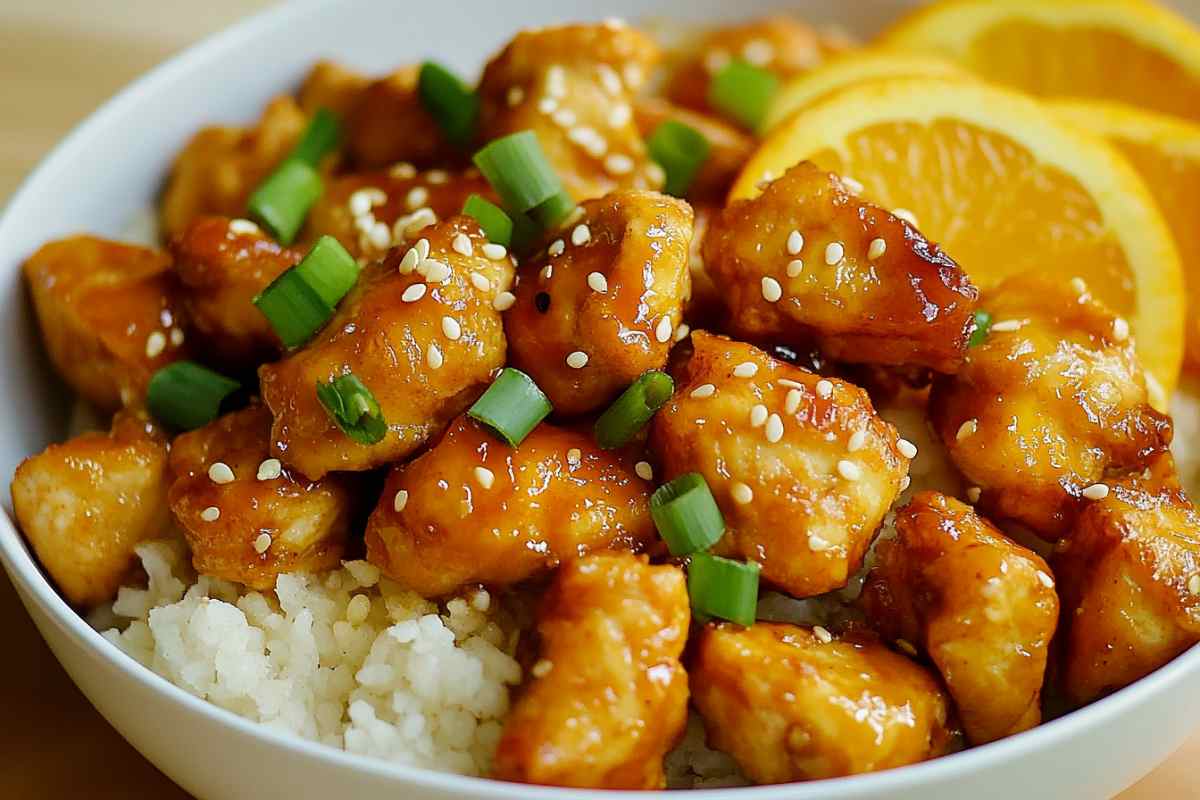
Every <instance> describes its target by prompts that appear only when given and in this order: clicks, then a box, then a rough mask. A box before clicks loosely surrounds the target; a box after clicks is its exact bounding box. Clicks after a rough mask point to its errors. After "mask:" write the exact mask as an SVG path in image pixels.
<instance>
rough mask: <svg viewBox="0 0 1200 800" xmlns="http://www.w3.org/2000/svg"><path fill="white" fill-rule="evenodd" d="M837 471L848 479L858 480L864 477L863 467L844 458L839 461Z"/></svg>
mask: <svg viewBox="0 0 1200 800" xmlns="http://www.w3.org/2000/svg"><path fill="white" fill-rule="evenodd" d="M837 471H838V474H839V475H841V476H842V477H843V478H845V479H846V480H848V481H856V480H858V479H859V478H861V477H862V467H860V466H859V465H858V464H855V463H854V462H853V461H847V460H846V459H844V458H843V459H842V460H841V461H839V462H838V464H837Z"/></svg>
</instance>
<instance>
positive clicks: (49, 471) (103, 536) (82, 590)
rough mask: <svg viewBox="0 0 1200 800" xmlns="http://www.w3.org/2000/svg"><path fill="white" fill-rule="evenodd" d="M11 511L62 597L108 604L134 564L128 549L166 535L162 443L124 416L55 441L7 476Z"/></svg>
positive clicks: (143, 424) (149, 428)
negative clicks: (107, 425)
mask: <svg viewBox="0 0 1200 800" xmlns="http://www.w3.org/2000/svg"><path fill="white" fill-rule="evenodd" d="M12 498H13V511H14V512H15V514H16V517H17V522H18V523H20V525H21V530H22V531H23V532H24V533H25V538H26V539H28V540H29V543H30V545H32V546H33V551H34V552H35V553H37V557H38V560H40V561H41V562H42V566H43V567H44V568H45V569H46V572H48V573H50V577H51V578H53V579H54V582H55V583H57V584H58V588H59V589H61V590H62V593H63V595H65V596H66V598H67V600H68V601H70V602H71V603H73V604H75V605H77V606H84V607H88V606H96V605H100V604H101V603H104V602H107V601H109V600H111V599H112V598H113V597H115V596H116V594H117V589H118V588H120V586H121V585H122V583H123V582H124V580H125V579H126V578H128V577H130V573H131V571H132V570H133V568H134V567H135V565H136V562H137V557H136V555H135V554H134V548H135V547H137V546H138V544H140V543H141V542H143V541H145V540H146V539H153V538H154V537H156V536H163V535H165V534H166V533H167V531H168V524H169V521H170V515H169V514H168V513H167V441H166V438H165V437H164V436H163V435H162V433H161V432H160V431H159V430H157V429H156V428H155V427H154V426H153V425H152V424H151V423H149V422H147V421H146V420H145V419H144V418H143V417H141V416H139V415H136V414H134V413H131V412H125V411H122V412H120V413H118V414H117V415H116V417H115V418H114V419H113V423H112V429H111V430H110V431H109V432H107V433H104V432H95V433H85V434H82V435H80V436H76V437H75V438H73V439H68V440H67V441H65V442H63V443H62V444H53V445H50V446H49V447H47V448H46V449H45V450H43V451H42V452H41V453H39V454H37V455H35V456H30V457H29V458H27V459H25V460H24V461H22V462H21V464H20V466H18V467H17V470H16V473H15V474H14V475H13V482H12Z"/></svg>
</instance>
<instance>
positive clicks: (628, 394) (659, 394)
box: [596, 370, 675, 450]
mask: <svg viewBox="0 0 1200 800" xmlns="http://www.w3.org/2000/svg"><path fill="white" fill-rule="evenodd" d="M674 391H675V381H673V380H671V376H670V375H668V374H667V373H665V372H659V371H658V370H650V371H649V372H643V373H642V375H641V376H640V377H639V378H638V379H637V380H636V381H634V382H633V384H632V385H630V387H629V388H628V389H626V390H625V391H624V392H622V393H621V396H620V397H618V398H617V399H616V400H615V401H614V402H613V404H612V405H611V406H609V407H608V409H607V410H606V411H605V412H604V413H603V414H601V415H600V418H599V419H597V420H596V444H598V445H600V446H601V447H602V448H604V449H605V450H612V449H613V448H615V447H622V446H624V445H625V444H627V443H628V442H629V440H630V439H632V438H633V437H634V436H636V435H637V433H638V431H640V430H641V429H642V428H644V427H646V423H647V422H649V421H650V418H651V417H653V416H654V412H656V411H658V410H659V409H660V408H662V406H663V403H665V402H667V401H668V400H670V399H671V393H672V392H674Z"/></svg>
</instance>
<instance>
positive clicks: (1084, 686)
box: [1053, 454, 1200, 705]
mask: <svg viewBox="0 0 1200 800" xmlns="http://www.w3.org/2000/svg"><path fill="white" fill-rule="evenodd" d="M1103 485H1105V486H1107V487H1108V489H1109V491H1108V493H1107V494H1106V495H1105V496H1104V497H1103V498H1101V499H1097V500H1092V501H1089V502H1088V503H1087V504H1086V506H1085V508H1084V509H1083V511H1082V512H1081V513H1080V515H1079V518H1078V519H1077V520H1076V522H1075V525H1074V527H1073V528H1072V529H1071V532H1070V534H1069V536H1068V537H1067V538H1066V539H1063V540H1062V542H1060V544H1059V547H1058V548H1057V550H1056V551H1055V554H1054V556H1053V563H1054V568H1055V571H1056V572H1057V574H1058V585H1059V590H1060V591H1061V592H1062V603H1063V625H1064V627H1065V630H1064V634H1065V635H1064V636H1063V648H1062V649H1063V669H1062V672H1061V677H1062V688H1063V692H1064V693H1065V694H1066V696H1067V697H1068V699H1070V700H1072V701H1073V702H1075V703H1077V704H1079V705H1083V704H1085V703H1089V702H1091V701H1092V700H1095V699H1097V698H1099V697H1101V696H1102V695H1105V694H1108V693H1110V692H1114V691H1116V690H1117V689H1120V688H1122V687H1124V686H1127V685H1129V684H1130V683H1133V682H1134V681H1136V680H1138V679H1139V678H1141V677H1143V676H1145V675H1148V674H1149V673H1151V672H1153V671H1154V670H1156V669H1158V668H1159V667H1161V666H1162V665H1164V664H1166V663H1167V662H1168V661H1170V660H1171V659H1173V658H1174V657H1175V656H1177V655H1179V654H1180V653H1181V652H1183V651H1184V650H1186V649H1187V648H1189V647H1191V646H1192V645H1193V644H1195V643H1196V642H1198V641H1200V514H1198V513H1197V511H1196V509H1195V507H1194V506H1193V505H1192V503H1191V501H1190V500H1189V499H1188V498H1187V496H1186V495H1185V494H1184V492H1183V490H1182V489H1181V488H1180V486H1179V481H1178V478H1177V476H1176V474H1175V465H1174V462H1173V461H1172V460H1171V457H1170V455H1169V454H1168V455H1163V456H1160V457H1158V458H1156V459H1154V460H1153V461H1152V462H1151V464H1150V466H1149V467H1147V468H1146V469H1145V471H1142V472H1135V473H1133V474H1132V475H1129V476H1128V477H1126V478H1123V479H1121V480H1117V481H1111V482H1109V483H1106V484H1103Z"/></svg>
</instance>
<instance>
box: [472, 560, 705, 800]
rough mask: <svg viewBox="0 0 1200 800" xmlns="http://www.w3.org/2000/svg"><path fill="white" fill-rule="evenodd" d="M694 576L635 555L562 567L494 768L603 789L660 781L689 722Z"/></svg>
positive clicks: (497, 773)
mask: <svg viewBox="0 0 1200 800" xmlns="http://www.w3.org/2000/svg"><path fill="white" fill-rule="evenodd" d="M689 611H690V610H689V606H688V595H687V585H686V581H685V579H684V576H683V572H682V571H681V570H680V569H679V568H677V567H674V566H670V565H663V566H650V565H649V564H648V563H647V562H646V560H645V558H644V557H640V558H639V557H637V556H633V555H630V554H628V553H605V554H598V555H592V556H587V557H586V558H582V559H579V560H578V561H573V562H571V563H569V564H567V565H566V566H564V567H563V568H562V569H561V570H560V571H559V573H558V575H557V576H556V577H555V580H554V583H553V585H552V586H551V587H550V590H549V592H547V593H546V595H545V596H544V597H543V598H542V602H541V606H540V611H539V615H538V633H539V634H540V635H541V659H540V660H539V661H538V662H537V664H535V665H534V667H533V669H532V670H531V672H532V675H533V677H532V680H531V681H530V682H529V684H528V685H527V686H526V687H525V690H524V693H523V694H522V695H521V697H520V699H519V700H518V701H517V703H516V705H515V706H514V707H513V710H512V711H511V712H510V713H509V715H508V719H507V721H506V722H505V725H504V734H503V736H502V737H501V739H500V746H499V749H498V750H497V752H496V761H495V767H494V768H493V773H492V774H493V777H496V778H499V779H501V780H509V781H520V782H522V783H540V784H549V785H553V786H573V787H581V788H594V789H662V788H663V787H664V785H665V779H664V776H663V763H662V762H663V756H665V755H666V753H667V751H668V750H670V749H671V748H672V747H673V746H674V745H675V743H676V741H677V740H678V739H679V738H680V736H682V734H683V729H684V725H685V723H686V721H687V703H688V685H687V684H688V681H687V673H685V672H684V670H683V666H682V665H681V664H680V663H679V655H680V653H681V652H682V651H683V645H684V643H685V641H686V640H687V632H688V617H689Z"/></svg>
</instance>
